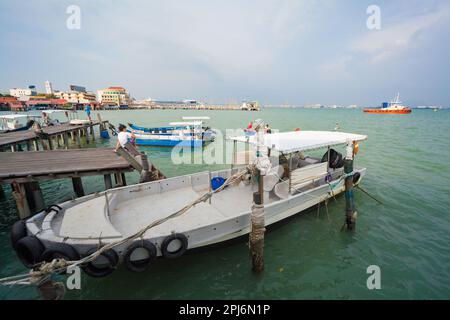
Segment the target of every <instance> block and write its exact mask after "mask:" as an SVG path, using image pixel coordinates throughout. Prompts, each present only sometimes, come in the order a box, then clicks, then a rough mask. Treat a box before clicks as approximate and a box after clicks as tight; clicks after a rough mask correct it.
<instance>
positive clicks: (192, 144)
mask: <svg viewBox="0 0 450 320" xmlns="http://www.w3.org/2000/svg"><path fill="white" fill-rule="evenodd" d="M206 143H207V141H202V140H169V139H143V138H136V144H137V145H139V146H153V147H182V148H201V147H203V146H204V145H205V144H206Z"/></svg>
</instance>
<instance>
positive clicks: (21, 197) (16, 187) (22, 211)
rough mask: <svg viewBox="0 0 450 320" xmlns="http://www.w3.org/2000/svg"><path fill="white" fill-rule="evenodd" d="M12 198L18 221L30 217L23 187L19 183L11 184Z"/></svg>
mask: <svg viewBox="0 0 450 320" xmlns="http://www.w3.org/2000/svg"><path fill="white" fill-rule="evenodd" d="M12 187H13V192H12V196H13V198H14V200H15V201H16V205H17V211H18V212H19V217H20V219H25V218H28V217H29V216H31V211H30V207H29V206H28V201H27V197H26V192H25V186H24V185H23V184H21V183H13V184H12Z"/></svg>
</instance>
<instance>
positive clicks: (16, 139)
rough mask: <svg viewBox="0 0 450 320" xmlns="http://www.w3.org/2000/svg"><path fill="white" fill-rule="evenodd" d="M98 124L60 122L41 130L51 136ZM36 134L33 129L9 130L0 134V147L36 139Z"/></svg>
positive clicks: (95, 122)
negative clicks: (57, 124)
mask: <svg viewBox="0 0 450 320" xmlns="http://www.w3.org/2000/svg"><path fill="white" fill-rule="evenodd" d="M97 125H100V121H92V123H90V124H87V125H71V124H61V125H59V126H48V127H43V128H42V131H43V132H44V133H46V134H49V135H51V136H53V135H58V134H63V133H68V132H71V131H74V130H77V129H84V128H90V127H92V126H97ZM36 138H37V136H36V134H35V133H34V131H33V130H26V131H18V132H9V133H2V134H0V147H3V146H8V145H11V144H16V143H21V142H22V143H23V142H26V141H29V140H32V139H36Z"/></svg>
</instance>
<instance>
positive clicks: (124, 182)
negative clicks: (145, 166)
mask: <svg viewBox="0 0 450 320" xmlns="http://www.w3.org/2000/svg"><path fill="white" fill-rule="evenodd" d="M120 176H121V177H122V183H123V186H124V187H125V186H126V185H127V179H126V177H125V172H122V173H121V174H120Z"/></svg>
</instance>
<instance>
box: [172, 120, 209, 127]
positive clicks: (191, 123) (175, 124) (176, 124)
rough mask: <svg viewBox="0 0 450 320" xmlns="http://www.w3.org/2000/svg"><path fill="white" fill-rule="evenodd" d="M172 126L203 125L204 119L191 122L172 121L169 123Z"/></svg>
mask: <svg viewBox="0 0 450 320" xmlns="http://www.w3.org/2000/svg"><path fill="white" fill-rule="evenodd" d="M169 125H171V126H201V125H203V122H202V121H191V122H171V123H169Z"/></svg>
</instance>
